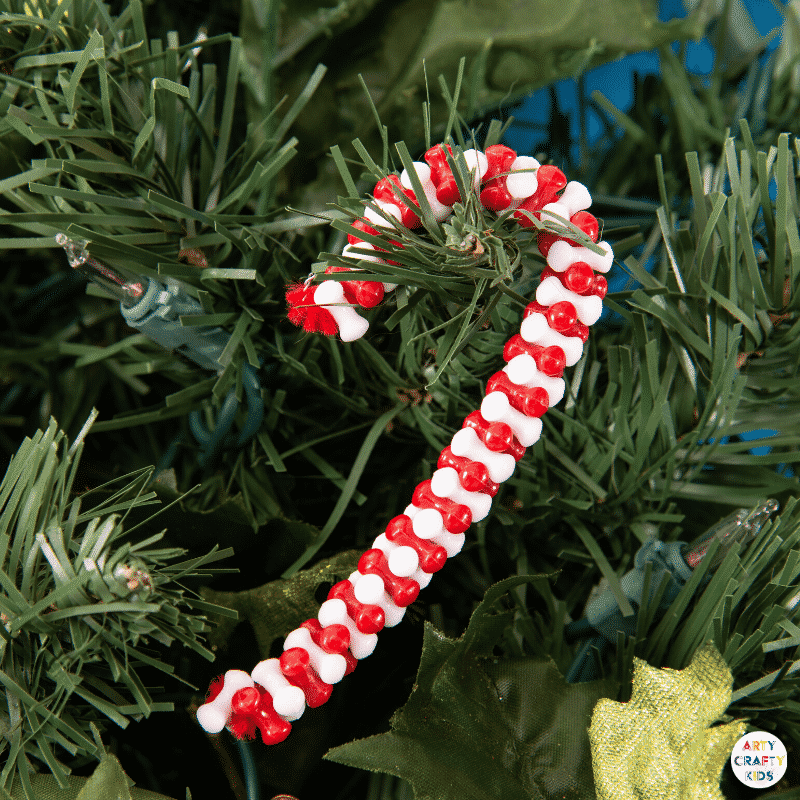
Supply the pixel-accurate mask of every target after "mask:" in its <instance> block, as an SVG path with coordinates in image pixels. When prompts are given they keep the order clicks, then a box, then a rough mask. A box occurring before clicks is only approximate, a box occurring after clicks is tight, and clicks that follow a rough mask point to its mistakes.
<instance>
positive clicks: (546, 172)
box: [514, 164, 567, 228]
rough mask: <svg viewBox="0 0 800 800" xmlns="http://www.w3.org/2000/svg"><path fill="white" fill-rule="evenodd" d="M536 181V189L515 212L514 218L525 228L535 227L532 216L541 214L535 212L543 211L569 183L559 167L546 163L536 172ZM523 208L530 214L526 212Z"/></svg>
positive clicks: (537, 216)
mask: <svg viewBox="0 0 800 800" xmlns="http://www.w3.org/2000/svg"><path fill="white" fill-rule="evenodd" d="M536 181H537V187H536V191H535V192H534V193H533V194H532V195H531V196H530V197H529V198H527V199H526V200H525V201H524V202H523V203H521V204H520V206H519V210H517V211H515V212H514V218H515V219H516V220H517V221H518V222H519V224H520V225H522V227H523V228H531V227H533V222H532V221H531V219H530V216H535V217H536V218H537V219H539V214H533V212H535V211H541V210H542V209H543V208H544V207H545V206H546V205H547V204H548V203H552V202H554V201H555V200H556V198H557V197H558V193H559V192H560V191H561V190H562V189H563V188H564V187H565V186H566V185H567V176H566V175H564V173H563V172H562V171H561V170H560V169H559V168H558V167H554V166H552V165H550V164H544V165H543V166H541V167H539V169H538V171H537V172H536ZM523 210H524V211H527V212H528V214H524V213H523ZM529 215H530V216H529Z"/></svg>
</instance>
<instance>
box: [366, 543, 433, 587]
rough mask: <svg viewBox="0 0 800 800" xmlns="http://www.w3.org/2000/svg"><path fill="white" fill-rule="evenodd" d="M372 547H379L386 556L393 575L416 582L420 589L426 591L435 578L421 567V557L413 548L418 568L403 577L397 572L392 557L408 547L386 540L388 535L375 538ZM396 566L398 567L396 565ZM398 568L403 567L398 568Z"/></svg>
mask: <svg viewBox="0 0 800 800" xmlns="http://www.w3.org/2000/svg"><path fill="white" fill-rule="evenodd" d="M372 546H373V547H377V548H378V550H380V551H381V552H382V553H383V554H384V555H385V556H386V558H387V560H388V561H389V569H390V570H391V571H392V573H393V574H395V575H398V576H400V577H402V578H411V579H412V580H414V581H416V582H417V583H418V584H419V588H420V589H424V588H425V587H426V586H427V585H428V584H429V583H430V582H431V578H432V577H433V575H431V573H429V572H425V571H424V570H423V569H422V568H421V567H420V566H419V556H418V555H417V551H416V550H414V548H413V547H412V548H411V550H412V551H413V552H414V556H415V558H416V559H417V566H416V567H415V568H414V570H413V571H412V572H409V573H408V575H401V574H400V573H399V572H395V570H394V567H393V566H392V560H391V555H392V553H394V552H395V551H396V550H400V549H401V548H403V547H406V546H407V545H399V544H395V543H394V542H390V541H389V540H388V539H387V538H386V534H385V533H382V534H380V536H377V537H376V538H375V541H374V542H373V543H372ZM409 558H410V556H409ZM395 566H398V565H397V564H395ZM398 568H402V567H399V566H398Z"/></svg>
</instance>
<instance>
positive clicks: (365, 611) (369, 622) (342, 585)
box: [328, 580, 386, 633]
mask: <svg viewBox="0 0 800 800" xmlns="http://www.w3.org/2000/svg"><path fill="white" fill-rule="evenodd" d="M328 600H341V601H342V602H343V603H344V604H345V606H346V607H347V616H348V617H350V619H352V620H353V622H355V624H356V628H358V630H360V631H361V633H378V632H380V631H381V630H383V626H384V625H385V624H386V615H385V614H384V613H383V609H382V608H381V607H380V606H375V605H370V604H368V603H359V602H358V600H356V595H355V589H354V587H353V584H352V583H350V581H348V580H343V581H339V583H336V584H334V585H333V586H332V587H331V589H330V591H329V592H328Z"/></svg>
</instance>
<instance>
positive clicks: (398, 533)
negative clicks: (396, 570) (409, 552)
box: [386, 514, 447, 573]
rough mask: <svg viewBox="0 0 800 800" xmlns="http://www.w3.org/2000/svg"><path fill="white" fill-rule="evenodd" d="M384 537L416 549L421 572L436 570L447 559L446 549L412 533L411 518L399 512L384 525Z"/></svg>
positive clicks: (397, 543)
mask: <svg viewBox="0 0 800 800" xmlns="http://www.w3.org/2000/svg"><path fill="white" fill-rule="evenodd" d="M386 538H387V539H388V540H389V541H390V542H394V543H395V544H396V545H401V546H402V545H405V546H406V547H411V548H413V549H414V550H416V552H417V555H418V556H419V565H420V568H421V569H422V571H423V572H428V573H431V572H438V571H439V570H440V569H441V568H442V567H443V566H444V563H445V561H447V550H445V549H444V547H442V546H441V545H438V544H434V543H433V542H431V541H428V540H427V539H420V538H419V536H417V535H416V534H415V533H414V528H413V526H412V522H411V518H410V517H407V516H406V515H405V514H400V515H399V516H397V517H394V519H392V520H390V521H389V524H388V525H387V526H386Z"/></svg>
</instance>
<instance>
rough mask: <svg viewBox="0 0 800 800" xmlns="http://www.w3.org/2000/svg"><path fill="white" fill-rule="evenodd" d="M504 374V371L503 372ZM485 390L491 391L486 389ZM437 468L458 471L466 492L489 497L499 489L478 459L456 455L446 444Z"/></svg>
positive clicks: (498, 485)
mask: <svg viewBox="0 0 800 800" xmlns="http://www.w3.org/2000/svg"><path fill="white" fill-rule="evenodd" d="M503 374H504V375H505V373H503ZM487 391H493V390H490V389H487ZM436 466H437V468H438V469H444V468H445V467H450V468H451V469H454V470H455V471H456V472H457V473H458V479H459V481H461V485H462V486H463V487H464V488H465V489H466V490H467V491H468V492H481V493H483V494H488V495H489V497H494V496H495V495H496V494H497V492H498V490H499V489H500V484H499V483H494V482H493V481H492V479H491V478H490V477H489V470H487V469H486V466H485V465H484V464H481V462H480V461H471V460H470V459H469V458H466V457H465V456H457V455H454V454H453V451H452V450H451V449H450V446H449V445H448V446H447V447H445V449H444V450H442V452H441V453H440V454H439V460H438V461H437V462H436Z"/></svg>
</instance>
